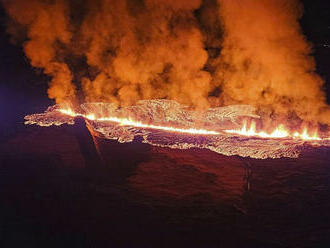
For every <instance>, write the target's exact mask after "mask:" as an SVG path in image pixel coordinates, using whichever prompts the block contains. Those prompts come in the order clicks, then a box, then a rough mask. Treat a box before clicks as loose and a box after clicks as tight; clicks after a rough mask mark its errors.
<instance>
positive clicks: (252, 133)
mask: <svg viewBox="0 0 330 248" xmlns="http://www.w3.org/2000/svg"><path fill="white" fill-rule="evenodd" d="M58 111H59V112H61V113H63V114H66V115H69V116H72V117H78V116H81V117H83V118H86V119H88V120H91V121H98V122H107V121H109V122H114V123H117V124H119V125H123V126H132V127H140V128H148V129H157V130H163V131H168V132H178V133H186V134H199V135H219V134H221V133H220V132H217V131H211V130H205V129H195V128H187V129H186V128H177V127H169V126H159V125H153V124H145V123H142V122H140V121H135V120H132V119H128V118H118V117H96V116H95V115H94V114H81V113H76V112H74V111H72V110H71V109H59V110H58ZM224 132H225V133H229V134H236V135H241V136H247V137H259V138H265V139H281V138H293V139H301V140H311V141H312V140H322V139H321V138H320V137H319V136H318V133H317V131H315V132H314V133H313V134H312V135H310V134H309V132H308V130H307V128H304V129H303V131H302V132H301V133H300V132H295V133H293V134H292V133H290V132H289V130H287V129H286V128H285V126H284V125H282V124H281V125H279V126H278V127H277V128H275V129H274V130H273V131H272V132H271V133H267V132H264V131H257V128H256V123H255V122H254V121H252V122H251V124H250V125H249V127H248V124H247V121H244V123H243V126H242V128H241V129H237V130H235V129H233V130H224Z"/></svg>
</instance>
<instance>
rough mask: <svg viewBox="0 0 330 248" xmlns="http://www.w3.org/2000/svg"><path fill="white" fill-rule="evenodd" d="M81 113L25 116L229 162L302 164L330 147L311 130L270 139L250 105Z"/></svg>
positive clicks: (152, 103) (144, 104)
mask: <svg viewBox="0 0 330 248" xmlns="http://www.w3.org/2000/svg"><path fill="white" fill-rule="evenodd" d="M80 108H81V112H75V111H73V110H72V109H68V108H63V107H60V106H58V105H55V106H51V107H49V108H48V109H47V110H46V111H45V112H44V113H40V114H32V115H28V116H25V124H36V125H39V126H52V125H55V126H60V125H63V124H69V125H73V124H74V122H75V118H76V117H82V118H84V119H85V120H86V123H87V125H88V129H89V130H90V131H91V134H92V135H93V136H97V137H99V138H101V139H108V140H117V141H118V142H120V143H127V142H132V141H133V140H134V139H135V138H136V137H141V138H142V142H143V143H147V144H150V145H153V146H161V147H169V148H173V149H190V148H200V149H209V150H211V151H214V152H216V153H220V154H223V155H227V156H233V155H238V156H241V157H251V158H256V159H266V158H282V157H288V158H297V157H299V155H300V154H301V153H302V152H304V151H308V150H309V149H319V148H322V147H330V139H329V136H328V135H326V134H325V133H322V135H321V134H320V135H318V134H317V132H316V131H314V132H310V131H308V130H307V128H304V129H302V131H290V130H289V129H287V128H286V127H285V126H284V125H279V126H278V127H277V128H276V129H275V130H273V131H272V132H269V133H268V132H265V131H259V129H258V128H257V125H256V120H258V119H259V120H260V123H261V119H260V116H258V115H256V114H255V112H256V111H255V108H254V107H252V106H249V105H232V106H226V107H217V108H210V109H207V110H205V111H202V112H199V111H192V110H189V109H188V108H186V107H185V106H183V105H181V104H179V103H177V102H175V101H170V100H144V101H139V102H138V103H137V105H134V106H129V107H122V108H118V107H117V106H115V105H114V104H112V103H84V104H82V105H81V106H80ZM244 120H249V123H251V124H249V125H248V123H247V121H246V122H244ZM258 122H259V121H258ZM240 123H243V124H242V126H240ZM236 127H238V128H236Z"/></svg>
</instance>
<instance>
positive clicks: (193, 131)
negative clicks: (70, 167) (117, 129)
mask: <svg viewBox="0 0 330 248" xmlns="http://www.w3.org/2000/svg"><path fill="white" fill-rule="evenodd" d="M58 111H59V112H61V113H63V114H66V115H69V116H72V117H79V116H81V117H84V118H86V119H88V120H90V121H109V122H114V123H118V124H120V125H123V126H132V127H140V128H150V129H158V130H163V131H169V132H179V133H188V134H201V135H217V134H220V133H219V132H216V131H209V130H205V129H195V128H188V129H185V128H176V127H168V126H158V125H152V124H144V123H142V122H139V121H135V120H132V119H128V118H118V117H111V116H107V117H100V118H97V117H96V116H95V115H94V114H86V115H85V114H81V113H76V112H74V111H72V110H71V109H59V110H58Z"/></svg>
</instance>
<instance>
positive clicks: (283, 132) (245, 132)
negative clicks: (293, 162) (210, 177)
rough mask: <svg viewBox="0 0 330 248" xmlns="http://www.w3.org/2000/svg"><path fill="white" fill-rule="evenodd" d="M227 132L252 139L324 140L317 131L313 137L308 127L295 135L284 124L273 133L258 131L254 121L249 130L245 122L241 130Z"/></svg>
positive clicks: (227, 131)
mask: <svg viewBox="0 0 330 248" xmlns="http://www.w3.org/2000/svg"><path fill="white" fill-rule="evenodd" d="M225 132H226V133H230V134H237V135H242V136H250V137H251V136H252V137H260V138H267V139H278V138H293V139H301V140H322V139H321V138H320V137H319V135H318V132H317V130H315V131H314V132H313V135H310V134H309V132H308V130H307V128H306V127H305V128H304V129H303V131H302V132H301V133H300V132H298V131H296V132H294V133H293V134H292V133H290V131H289V130H287V129H286V128H285V126H284V125H283V124H280V125H279V126H278V127H276V128H275V129H274V130H273V132H271V133H266V132H264V131H257V128H256V123H255V122H254V121H252V122H251V125H250V127H249V128H248V124H247V122H246V121H245V122H244V124H243V127H242V128H241V129H238V130H225Z"/></svg>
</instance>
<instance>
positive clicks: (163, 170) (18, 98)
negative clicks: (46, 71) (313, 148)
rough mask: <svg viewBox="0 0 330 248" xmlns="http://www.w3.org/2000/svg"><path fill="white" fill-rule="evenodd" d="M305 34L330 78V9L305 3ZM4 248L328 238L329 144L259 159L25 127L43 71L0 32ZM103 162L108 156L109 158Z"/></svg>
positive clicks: (267, 243) (329, 242)
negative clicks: (296, 154) (288, 155)
mask: <svg viewBox="0 0 330 248" xmlns="http://www.w3.org/2000/svg"><path fill="white" fill-rule="evenodd" d="M304 2H305V12H306V15H305V17H304V19H303V20H302V24H303V28H304V32H305V33H306V34H307V37H308V39H309V40H311V41H312V42H313V43H314V44H315V56H316V59H317V64H318V71H319V73H320V74H321V75H322V76H323V77H324V79H325V80H326V86H327V92H328V96H329V95H330V94H329V89H330V87H329V81H330V70H329V69H328V68H330V67H329V65H330V48H328V47H327V46H325V45H330V44H329V43H330V41H329V39H330V35H329V34H330V22H329V18H330V11H329V8H328V6H327V4H326V1H321V0H317V1H304ZM0 55H1V58H0V78H1V79H0V247H4V248H12V247H14V248H16V247H70V248H71V247H72V248H73V247H79V248H80V247H143V248H145V247H208V248H209V247H225V248H227V247H229V248H230V247H239V248H249V247H251V248H259V247H260V248H272V247H281V248H282V247H283V248H284V247H313V248H314V247H317V248H318V247H329V246H330V224H329V223H330V211H329V209H330V158H329V155H328V154H329V151H327V150H324V151H322V150H321V151H317V152H313V153H310V154H305V155H304V156H303V157H302V158H300V159H280V160H265V161H264V160H252V159H241V158H238V157H225V156H221V155H218V154H215V153H212V152H210V151H204V150H197V149H193V150H170V149H166V148H156V147H150V146H148V145H142V144H140V142H138V141H136V142H133V143H130V144H119V143H117V142H114V141H105V140H96V141H97V142H96V144H97V145H98V148H99V151H100V154H101V155H102V158H103V160H101V159H99V157H98V155H97V151H96V150H95V149H94V143H93V140H92V138H91V136H90V134H89V132H88V131H87V129H86V128H85V126H84V124H83V123H82V122H81V121H80V122H79V123H78V124H77V125H75V126H63V127H51V128H40V127H34V126H24V125H23V117H24V115H26V114H29V113H35V112H40V111H43V110H44V109H45V108H46V107H47V106H48V105H51V104H52V102H51V101H50V100H48V99H47V96H46V88H47V85H46V83H45V82H47V78H46V77H44V76H42V74H41V73H40V72H38V71H36V70H33V69H31V68H30V66H29V64H28V61H27V60H25V59H24V56H23V54H22V52H21V51H20V49H18V48H17V47H14V46H11V45H9V44H8V41H7V37H6V35H5V33H4V32H3V31H1V33H0ZM102 161H103V162H102Z"/></svg>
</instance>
